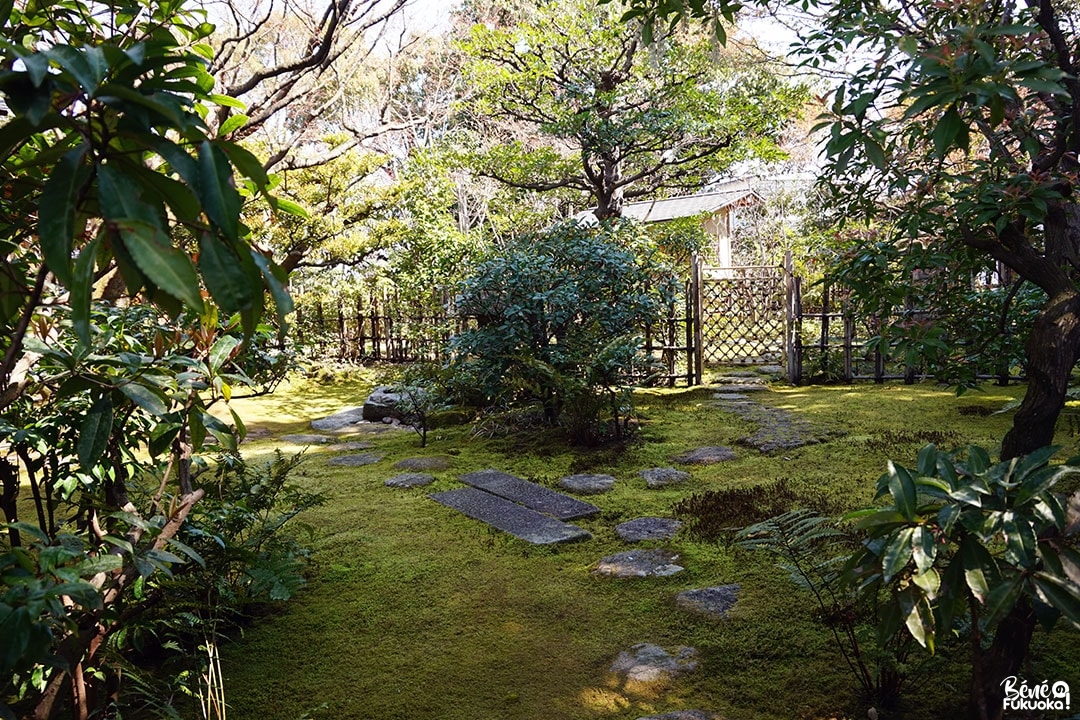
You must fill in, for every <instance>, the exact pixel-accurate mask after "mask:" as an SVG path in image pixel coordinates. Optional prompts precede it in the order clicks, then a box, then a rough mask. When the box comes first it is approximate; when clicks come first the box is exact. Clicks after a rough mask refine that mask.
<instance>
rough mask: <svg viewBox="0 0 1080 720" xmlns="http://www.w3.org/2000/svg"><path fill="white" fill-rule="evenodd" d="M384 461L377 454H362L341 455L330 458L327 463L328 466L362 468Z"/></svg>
mask: <svg viewBox="0 0 1080 720" xmlns="http://www.w3.org/2000/svg"><path fill="white" fill-rule="evenodd" d="M382 459H383V456H382V455H377V454H376V453H360V454H358V455H340V456H338V457H336V458H330V460H329V461H328V462H327V464H328V465H345V466H348V467H360V466H361V465H371V464H373V463H377V462H379V461H380V460H382Z"/></svg>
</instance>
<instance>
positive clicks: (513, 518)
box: [431, 481, 592, 545]
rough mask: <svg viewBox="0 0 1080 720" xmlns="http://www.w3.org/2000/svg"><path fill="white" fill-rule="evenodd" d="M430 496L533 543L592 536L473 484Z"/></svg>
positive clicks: (447, 505) (547, 542)
mask: <svg viewBox="0 0 1080 720" xmlns="http://www.w3.org/2000/svg"><path fill="white" fill-rule="evenodd" d="M522 482H524V481H522ZM431 499H432V500H434V501H435V502H437V503H440V504H442V505H445V506H446V507H448V508H453V509H454V510H457V511H459V512H461V513H464V514H465V515H468V516H469V517H471V518H473V519H474V520H482V521H483V522H486V523H487V524H488V525H491V526H492V527H494V528H497V529H499V530H502V531H503V532H508V533H510V534H511V535H513V536H514V537H517V538H521V539H522V540H526V541H528V542H531V543H533V544H535V545H550V544H552V543H563V542H570V541H572V540H587V539H588V538H591V537H592V535H591V534H589V532H588V531H587V530H583V529H582V528H579V527H578V526H576V525H571V524H569V523H564V522H562V521H561V520H556V519H555V518H553V517H550V516H548V515H544V514H543V513H540V512H537V511H536V510H531V509H529V508H527V507H523V506H522V505H518V504H517V503H514V502H511V501H510V500H507V499H505V498H502V497H499V496H498V495H493V494H491V493H490V492H486V491H484V490H480V489H478V488H475V487H466V488H458V489H457V490H448V491H446V492H441V493H435V494H434V495H432V496H431Z"/></svg>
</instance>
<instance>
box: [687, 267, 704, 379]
mask: <svg viewBox="0 0 1080 720" xmlns="http://www.w3.org/2000/svg"><path fill="white" fill-rule="evenodd" d="M692 262H693V265H692V269H691V281H690V287H691V292H692V294H693V303H692V305H691V306H692V308H693V310H694V312H693V313H692V315H693V317H692V318H688V322H690V323H692V324H693V328H694V347H693V348H692V349H691V348H687V352H686V364H687V365H688V366H689V365H690V364H691V360H690V354H691V353H693V356H694V358H693V366H694V376H693V377H694V382H693V384H694V385H700V384H701V380H702V367H701V366H702V364H703V361H704V358H705V352H704V348H703V347H702V332H701V316H702V303H701V258H700V257H699V256H698V254H697V253H694V255H693V259H692Z"/></svg>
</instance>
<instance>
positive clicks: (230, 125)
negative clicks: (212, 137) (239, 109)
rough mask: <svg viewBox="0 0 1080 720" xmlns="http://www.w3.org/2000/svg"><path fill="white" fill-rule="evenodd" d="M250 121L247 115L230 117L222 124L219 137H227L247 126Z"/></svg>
mask: <svg viewBox="0 0 1080 720" xmlns="http://www.w3.org/2000/svg"><path fill="white" fill-rule="evenodd" d="M248 120H249V118H248V116H247V115H230V116H229V117H228V118H226V119H225V122H223V123H221V127H220V128H218V135H220V136H225V135H228V134H230V133H232V132H235V131H236V130H239V129H240V128H242V127H244V126H245V125H247V123H248Z"/></svg>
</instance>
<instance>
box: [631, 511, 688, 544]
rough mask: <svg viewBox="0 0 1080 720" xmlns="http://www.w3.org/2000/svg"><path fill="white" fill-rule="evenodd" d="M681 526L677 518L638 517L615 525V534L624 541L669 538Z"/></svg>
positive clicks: (673, 535) (632, 541)
mask: <svg viewBox="0 0 1080 720" xmlns="http://www.w3.org/2000/svg"><path fill="white" fill-rule="evenodd" d="M681 527H682V523H681V522H679V521H678V520H671V519H669V518H657V517H640V518H635V519H633V520H628V521H626V522H624V523H622V524H620V525H616V526H615V534H616V535H618V536H619V537H620V538H622V539H623V541H625V542H631V543H634V542H642V541H643V540H669V539H670V538H673V537H675V533H677V532H678V531H679V528H681Z"/></svg>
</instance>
